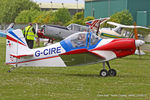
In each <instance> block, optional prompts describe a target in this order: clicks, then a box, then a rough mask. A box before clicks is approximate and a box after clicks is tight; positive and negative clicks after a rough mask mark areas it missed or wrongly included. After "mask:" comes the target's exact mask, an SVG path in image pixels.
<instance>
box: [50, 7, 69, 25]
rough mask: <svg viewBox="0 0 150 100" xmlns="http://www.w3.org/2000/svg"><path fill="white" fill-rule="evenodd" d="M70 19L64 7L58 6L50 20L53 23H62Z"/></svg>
mask: <svg viewBox="0 0 150 100" xmlns="http://www.w3.org/2000/svg"><path fill="white" fill-rule="evenodd" d="M70 20H71V15H70V13H69V11H68V9H66V8H60V9H58V11H56V12H55V13H54V16H53V20H52V22H53V23H54V24H59V25H64V24H66V23H67V22H68V21H70Z"/></svg>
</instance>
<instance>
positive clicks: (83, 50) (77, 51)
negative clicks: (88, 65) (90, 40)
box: [61, 49, 89, 55]
mask: <svg viewBox="0 0 150 100" xmlns="http://www.w3.org/2000/svg"><path fill="white" fill-rule="evenodd" d="M85 52H89V51H88V50H87V49H77V50H72V51H69V52H66V53H63V54H61V55H70V54H80V53H85Z"/></svg>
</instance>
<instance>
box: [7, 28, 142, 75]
mask: <svg viewBox="0 0 150 100" xmlns="http://www.w3.org/2000/svg"><path fill="white" fill-rule="evenodd" d="M143 44H144V41H142V40H135V39H131V38H130V39H128V38H125V39H102V38H100V37H98V36H97V35H96V34H93V33H92V32H78V33H75V34H72V35H70V36H68V37H67V38H65V39H64V40H61V41H60V42H57V43H55V44H52V45H49V46H46V47H41V48H35V49H29V47H28V46H27V43H26V41H25V39H24V36H23V34H22V31H21V30H20V29H16V30H12V31H9V32H8V33H7V38H6V64H9V65H13V66H14V67H12V68H11V69H10V70H9V71H8V72H11V71H13V70H14V69H15V68H17V67H21V66H39V67H67V66H77V65H83V64H93V63H99V62H102V63H103V69H102V70H101V71H100V74H99V75H100V76H102V77H106V76H116V74H117V72H116V70H115V69H112V68H111V67H110V64H109V61H110V60H113V59H116V58H121V57H124V56H128V55H132V54H134V52H135V50H136V48H137V47H140V46H141V45H143ZM105 64H107V66H108V68H109V70H107V69H106V68H105Z"/></svg>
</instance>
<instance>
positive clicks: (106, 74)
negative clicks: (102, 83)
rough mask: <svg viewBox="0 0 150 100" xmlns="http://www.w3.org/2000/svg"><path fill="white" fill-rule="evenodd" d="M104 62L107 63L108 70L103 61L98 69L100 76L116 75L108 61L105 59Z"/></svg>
mask: <svg viewBox="0 0 150 100" xmlns="http://www.w3.org/2000/svg"><path fill="white" fill-rule="evenodd" d="M106 64H107V66H108V68H109V70H108V71H107V70H106V69H105V62H103V69H102V70H101V71H100V76H102V77H106V76H108V75H109V76H116V75H117V72H116V70H115V69H111V67H110V64H109V62H108V61H106Z"/></svg>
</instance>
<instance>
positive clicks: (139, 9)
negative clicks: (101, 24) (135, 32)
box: [84, 0, 150, 26]
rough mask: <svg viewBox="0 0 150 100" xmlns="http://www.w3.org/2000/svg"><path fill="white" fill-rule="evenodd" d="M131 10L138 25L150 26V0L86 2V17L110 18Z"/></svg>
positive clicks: (86, 0)
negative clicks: (117, 13)
mask: <svg viewBox="0 0 150 100" xmlns="http://www.w3.org/2000/svg"><path fill="white" fill-rule="evenodd" d="M125 9H127V10H129V11H130V12H131V14H132V16H133V18H134V20H135V21H136V22H137V24H138V25H142V26H149V25H150V0H85V11H84V12H85V17H87V16H94V17H95V18H100V17H108V16H111V15H112V14H114V13H115V12H119V11H122V10H125Z"/></svg>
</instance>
